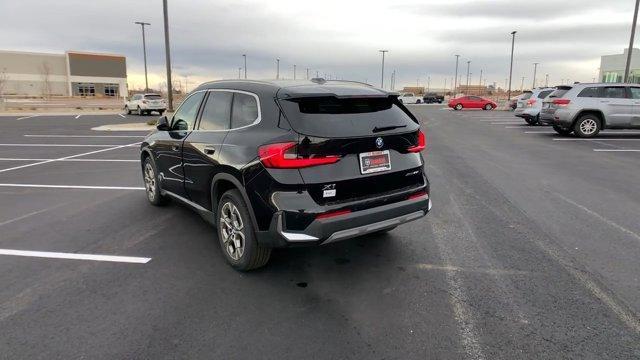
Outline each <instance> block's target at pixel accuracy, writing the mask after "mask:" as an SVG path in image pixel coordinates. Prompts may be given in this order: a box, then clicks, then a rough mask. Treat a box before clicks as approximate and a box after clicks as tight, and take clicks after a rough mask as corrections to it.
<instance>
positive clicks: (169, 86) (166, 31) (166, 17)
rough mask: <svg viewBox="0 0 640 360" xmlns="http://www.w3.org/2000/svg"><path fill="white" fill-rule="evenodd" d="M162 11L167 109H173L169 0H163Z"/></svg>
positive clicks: (169, 110) (170, 110)
mask: <svg viewBox="0 0 640 360" xmlns="http://www.w3.org/2000/svg"><path fill="white" fill-rule="evenodd" d="M162 12H163V15H164V51H165V63H166V64H167V100H168V102H169V104H168V105H169V106H167V111H168V112H172V111H173V83H172V82H171V50H170V47H169V9H168V7H167V0H162Z"/></svg>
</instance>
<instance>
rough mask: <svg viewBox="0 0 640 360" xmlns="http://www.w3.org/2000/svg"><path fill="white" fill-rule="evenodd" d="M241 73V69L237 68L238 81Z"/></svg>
mask: <svg viewBox="0 0 640 360" xmlns="http://www.w3.org/2000/svg"><path fill="white" fill-rule="evenodd" d="M241 73H242V68H241V67H239V68H238V79H240V74H241Z"/></svg>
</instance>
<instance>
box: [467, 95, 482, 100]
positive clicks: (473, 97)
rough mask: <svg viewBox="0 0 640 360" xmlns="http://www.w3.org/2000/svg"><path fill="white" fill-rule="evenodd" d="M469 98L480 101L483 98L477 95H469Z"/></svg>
mask: <svg viewBox="0 0 640 360" xmlns="http://www.w3.org/2000/svg"><path fill="white" fill-rule="evenodd" d="M469 100H471V101H480V100H482V99H481V98H479V97H477V96H469Z"/></svg>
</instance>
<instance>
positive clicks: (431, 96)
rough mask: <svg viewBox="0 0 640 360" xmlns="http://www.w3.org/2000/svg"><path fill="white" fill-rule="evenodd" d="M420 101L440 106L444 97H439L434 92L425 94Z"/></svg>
mask: <svg viewBox="0 0 640 360" xmlns="http://www.w3.org/2000/svg"><path fill="white" fill-rule="evenodd" d="M422 101H423V102H424V103H425V104H435V103H438V104H442V102H443V101H444V95H439V94H437V93H434V92H430V93H426V94H424V96H423V97H422Z"/></svg>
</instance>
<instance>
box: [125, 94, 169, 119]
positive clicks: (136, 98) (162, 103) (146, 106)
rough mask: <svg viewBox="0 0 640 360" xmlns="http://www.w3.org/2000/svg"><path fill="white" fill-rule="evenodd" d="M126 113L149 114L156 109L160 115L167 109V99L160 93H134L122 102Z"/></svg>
mask: <svg viewBox="0 0 640 360" xmlns="http://www.w3.org/2000/svg"><path fill="white" fill-rule="evenodd" d="M124 110H125V111H126V112H127V114H131V113H132V112H135V113H136V114H138V115H144V114H151V112H152V111H157V112H158V113H159V114H160V115H162V114H163V113H164V112H165V111H166V110H167V101H166V100H165V99H163V98H162V95H160V94H135V95H133V96H131V98H130V99H129V100H128V101H127V102H126V103H125V104H124Z"/></svg>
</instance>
